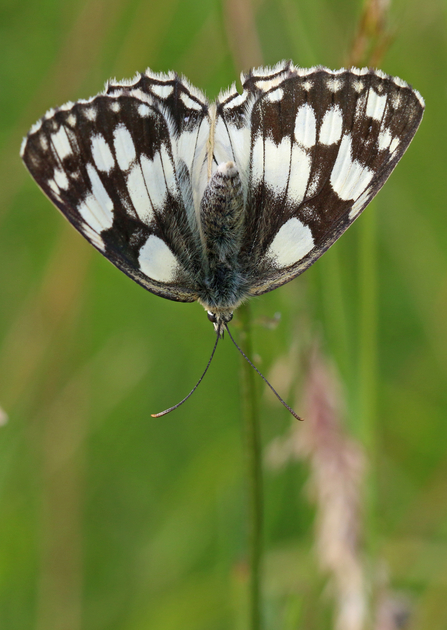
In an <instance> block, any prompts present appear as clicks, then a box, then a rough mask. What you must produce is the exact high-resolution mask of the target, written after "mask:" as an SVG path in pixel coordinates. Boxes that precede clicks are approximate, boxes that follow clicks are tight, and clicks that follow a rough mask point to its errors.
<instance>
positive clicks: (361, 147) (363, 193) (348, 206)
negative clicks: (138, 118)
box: [216, 62, 424, 295]
mask: <svg viewBox="0 0 447 630" xmlns="http://www.w3.org/2000/svg"><path fill="white" fill-rule="evenodd" d="M241 79H242V83H243V87H244V91H243V93H242V94H239V93H238V92H237V91H236V90H235V89H234V87H233V88H230V90H229V91H227V92H224V93H222V94H221V95H220V96H219V98H218V105H217V112H218V123H217V124H216V131H220V132H221V137H222V138H224V139H226V141H227V144H229V150H230V154H231V155H232V156H233V157H232V159H234V160H235V162H236V164H237V165H238V167H239V170H240V172H241V178H242V180H243V181H244V182H245V184H246V194H247V201H246V229H245V234H244V241H243V245H242V250H241V253H242V260H243V262H242V264H243V266H244V267H245V268H246V270H247V271H246V273H247V274H249V277H250V278H251V283H250V289H249V293H250V294H251V295H260V294H262V293H265V292H267V291H271V290H272V289H275V288H276V287H278V286H280V285H282V284H284V283H285V282H288V281H289V280H291V279H292V278H294V277H296V276H297V275H299V274H300V273H302V272H303V271H304V270H305V269H307V268H308V267H309V266H310V265H311V264H312V263H313V262H315V260H317V259H318V258H319V257H320V256H321V255H322V254H323V253H324V252H325V251H326V250H327V249H328V248H329V247H330V246H331V245H332V244H333V243H334V241H335V240H336V239H337V238H338V237H339V236H340V235H341V234H342V233H343V232H344V231H345V230H346V229H347V228H348V227H349V225H350V224H351V223H352V222H353V221H354V220H355V219H356V218H357V217H358V216H359V214H360V213H361V212H362V210H364V208H365V207H366V206H367V205H368V203H369V202H370V201H371V200H372V198H373V197H374V196H375V195H376V194H377V193H378V192H379V190H380V189H381V188H382V186H383V184H384V183H385V181H386V180H387V179H388V177H389V175H390V174H391V172H392V170H393V169H394V167H395V166H396V164H397V162H398V161H399V160H400V158H401V157H402V155H403V153H404V152H405V150H406V149H407V147H408V145H409V144H410V142H411V140H412V138H413V136H414V134H415V133H416V131H417V128H418V126H419V123H420V122H421V119H422V115H423V111H424V101H423V99H422V97H421V96H420V94H419V93H418V92H417V91H416V90H414V89H412V88H411V87H410V86H409V85H408V84H407V83H405V82H404V81H402V80H401V79H398V78H394V77H390V76H388V75H386V74H384V73H383V72H381V71H380V70H372V69H368V68H363V69H356V68H352V69H351V70H345V69H341V70H338V71H330V70H328V69H327V68H322V67H315V68H311V69H307V70H306V69H302V68H296V67H294V66H293V65H292V64H291V63H289V62H282V63H280V64H278V65H277V66H276V67H275V68H260V69H257V70H252V71H251V72H250V73H249V74H247V75H242V77H241ZM219 117H220V118H219ZM216 135H217V134H216ZM216 143H217V140H216ZM221 144H225V140H221Z"/></svg>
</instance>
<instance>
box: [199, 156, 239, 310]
mask: <svg viewBox="0 0 447 630" xmlns="http://www.w3.org/2000/svg"><path fill="white" fill-rule="evenodd" d="M244 210H245V206H244V196H243V190H242V183H241V178H240V175H239V172H238V170H237V168H236V166H235V164H234V162H227V163H222V164H220V165H219V166H218V167H217V169H216V171H215V172H214V174H213V176H212V177H211V179H210V180H209V182H208V185H207V187H206V189H205V192H204V194H203V197H202V201H201V203H200V232H201V241H202V247H203V267H204V275H203V281H202V283H201V285H202V286H201V288H200V297H199V301H200V303H201V304H202V305H203V306H204V307H205V308H206V310H207V311H210V312H211V313H214V314H215V315H216V318H217V319H222V320H224V321H229V317H230V315H231V313H232V311H233V310H234V309H235V308H236V307H237V306H238V305H239V304H240V303H241V302H242V301H243V299H244V298H245V297H246V296H247V295H248V283H247V281H246V279H245V276H244V274H243V272H242V270H241V265H240V262H239V254H240V249H241V243H242V234H243V229H242V228H243V223H244V218H245V212H244Z"/></svg>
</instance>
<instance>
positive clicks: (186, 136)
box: [21, 72, 210, 302]
mask: <svg viewBox="0 0 447 630" xmlns="http://www.w3.org/2000/svg"><path fill="white" fill-rule="evenodd" d="M209 129H210V125H209V117H208V103H207V101H206V99H205V97H204V96H203V95H202V94H201V93H200V92H199V91H198V90H196V89H195V88H193V87H191V86H190V85H189V84H188V83H187V82H186V81H184V80H180V79H179V77H177V75H175V74H174V73H170V74H169V75H152V74H151V73H149V72H147V73H146V74H144V75H138V76H137V77H136V79H135V80H134V81H132V82H122V83H117V84H109V85H108V87H107V89H106V92H105V93H104V94H101V95H98V96H96V97H94V98H92V99H90V100H89V101H79V102H77V103H75V104H72V103H69V104H68V105H66V106H64V107H61V108H59V109H57V110H52V111H50V112H48V113H47V114H46V116H45V117H44V118H42V119H41V120H40V121H39V122H38V123H37V124H36V125H34V127H33V128H32V129H31V131H30V133H29V134H28V136H27V138H25V140H24V143H23V145H22V152H21V154H22V158H23V160H24V162H25V164H26V166H27V168H28V169H29V171H30V173H31V175H32V176H33V177H34V179H35V180H36V182H37V183H38V185H39V186H40V187H41V189H42V190H43V191H44V193H45V194H46V195H47V196H48V197H49V198H50V199H51V201H52V202H53V203H54V204H55V205H56V206H57V207H58V208H59V210H60V211H61V212H62V213H63V214H64V215H65V216H66V217H67V219H68V220H69V221H70V222H71V223H72V224H73V225H74V227H75V228H76V229H77V230H78V231H79V232H80V233H81V234H82V235H83V236H84V237H85V238H86V239H87V240H88V241H90V243H91V244H92V245H94V246H95V247H96V248H97V249H98V250H99V251H100V252H101V253H102V254H104V256H106V257H107V258H108V259H109V260H110V261H111V262H112V263H113V264H114V265H116V266H117V267H118V268H119V269H121V270H122V271H124V272H125V273H126V274H127V275H128V276H130V277H131V278H133V279H134V280H135V281H136V282H138V283H139V284H141V285H142V286H144V287H145V288H146V289H148V290H149V291H151V292H152V293H155V294H157V295H160V296H162V297H165V298H168V299H171V300H176V301H183V302H192V301H194V300H196V299H197V278H198V277H200V269H201V255H202V254H201V249H200V237H199V235H198V230H197V221H196V216H195V211H194V201H193V197H194V194H193V188H194V187H195V188H196V189H198V187H199V180H200V178H201V177H203V173H202V171H203V169H202V168H201V165H202V164H203V163H204V161H206V160H205V158H206V147H207V141H208V137H209Z"/></svg>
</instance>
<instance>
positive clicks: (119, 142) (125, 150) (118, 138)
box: [113, 125, 136, 171]
mask: <svg viewBox="0 0 447 630" xmlns="http://www.w3.org/2000/svg"><path fill="white" fill-rule="evenodd" d="M113 144H114V147H115V155H116V159H117V160H118V165H119V167H120V169H121V170H123V171H127V169H128V168H129V166H130V165H131V164H132V162H133V161H134V159H135V157H136V151H135V145H134V143H133V140H132V136H131V135H130V132H129V130H128V129H127V127H126V126H125V125H118V127H117V128H116V129H115V131H114V132H113Z"/></svg>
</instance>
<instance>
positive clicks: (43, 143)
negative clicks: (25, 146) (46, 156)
mask: <svg viewBox="0 0 447 630" xmlns="http://www.w3.org/2000/svg"><path fill="white" fill-rule="evenodd" d="M39 142H40V146H41V147H42V150H43V151H48V138H47V137H46V136H44V134H43V133H41V134H40V136H39Z"/></svg>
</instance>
